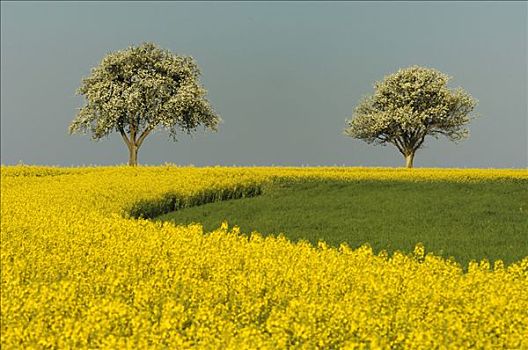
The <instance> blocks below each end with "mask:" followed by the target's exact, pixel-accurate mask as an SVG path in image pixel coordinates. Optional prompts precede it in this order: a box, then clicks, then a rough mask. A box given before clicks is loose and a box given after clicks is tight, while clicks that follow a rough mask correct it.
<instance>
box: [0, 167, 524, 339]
mask: <svg viewBox="0 0 528 350" xmlns="http://www.w3.org/2000/svg"><path fill="white" fill-rule="evenodd" d="M308 178H316V179H327V178H332V179H343V180H347V181H359V180H385V179H390V180H401V181H438V180H445V181H482V180H494V181H500V180H501V179H509V180H515V181H523V182H527V181H528V172H527V171H525V170H492V169H490V170H456V169H446V170H438V169H413V170H407V169H384V168H337V167H336V168H222V167H212V168H192V167H177V166H170V165H167V166H158V167H137V168H129V167H92V168H90V167H84V168H53V167H30V166H13V167H5V166H3V167H2V168H1V180H2V181H1V190H2V197H1V216H2V217H1V219H2V220H1V250H2V251H1V268H2V269H1V283H2V285H1V346H2V349H21V348H27V349H29V348H35V349H37V348H42V349H46V348H49V349H52V348H108V349H118V348H130V349H141V348H154V349H157V348H160V349H162V348H163V349H164V348H171V349H186V348H203V349H284V348H295V349H337V348H343V349H377V348H381V349H389V348H390V349H433V348H435V349H451V348H452V349H462V348H464V349H469V348H480V349H501V348H507V349H522V348H527V349H528V293H527V291H528V257H527V258H525V259H523V260H522V261H519V262H517V263H515V264H512V265H510V266H507V267H505V266H504V265H503V264H502V262H500V261H497V262H494V263H490V262H488V261H481V262H474V263H471V264H470V266H469V269H468V271H467V272H463V270H462V269H461V267H460V266H458V265H457V264H456V263H455V262H453V261H450V260H445V259H442V258H440V257H436V256H433V255H430V254H426V252H425V248H424V247H423V246H422V245H420V244H418V245H417V246H416V248H415V251H414V253H412V254H403V253H399V252H396V253H394V254H393V255H390V256H389V255H388V254H386V253H384V252H381V253H377V254H376V253H375V252H373V251H372V250H371V249H370V248H369V247H368V246H363V247H360V248H358V249H352V248H350V247H348V246H347V245H345V244H343V245H341V246H340V247H339V248H332V247H329V246H327V245H326V244H325V243H323V242H321V243H319V244H318V245H317V246H313V245H311V244H309V243H306V242H299V243H292V242H290V241H288V240H287V239H285V238H284V237H282V236H279V237H271V236H269V237H266V238H264V237H263V236H261V235H259V234H258V233H253V234H251V235H249V236H248V235H243V234H241V233H240V232H239V230H238V228H237V227H236V226H235V227H232V228H229V227H228V226H227V224H224V225H223V226H222V227H220V228H219V229H218V230H216V231H214V232H209V233H204V232H203V230H202V227H201V226H200V225H191V226H175V225H173V224H171V223H167V222H163V223H158V222H152V221H149V220H147V219H145V218H148V217H151V216H154V215H156V214H158V213H161V212H164V211H168V210H173V209H177V208H181V207H185V206H190V205H197V204H200V203H205V202H210V201H216V200H223V199H229V198H238V197H244V196H252V195H258V194H259V193H260V191H261V189H262V186H263V185H264V184H265V183H266V182H268V181H275V180H281V179H299V180H301V181H302V180H303V179H308Z"/></svg>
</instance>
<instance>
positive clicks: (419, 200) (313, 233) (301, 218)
mask: <svg viewBox="0 0 528 350" xmlns="http://www.w3.org/2000/svg"><path fill="white" fill-rule="evenodd" d="M157 220H171V221H175V222H176V223H184V224H186V223H191V222H200V223H202V224H203V225H204V228H205V230H206V231H210V230H213V229H215V228H217V227H218V226H219V225H220V224H221V222H222V221H223V220H227V221H228V222H229V223H230V225H234V224H236V225H238V226H240V228H241V230H242V232H245V233H249V232H252V231H258V232H261V233H263V234H277V233H284V235H285V236H287V237H288V238H290V239H292V240H294V241H296V240H299V239H306V240H309V241H311V242H317V241H318V240H324V241H326V242H327V243H329V244H332V245H339V244H340V243H341V242H347V243H348V244H349V245H350V246H352V247H356V246H359V245H361V244H363V243H366V242H368V243H369V244H370V245H371V246H372V247H373V248H374V249H375V250H381V249H386V250H388V251H389V252H392V251H394V250H396V249H398V250H403V251H412V249H413V247H414V245H415V244H416V243H417V242H423V243H424V244H425V247H426V249H427V251H433V252H435V253H436V254H441V255H443V256H446V257H448V256H453V257H455V259H456V260H457V261H458V262H460V263H461V264H463V265H466V264H467V263H468V262H469V261H470V260H471V259H476V260H480V259H482V258H488V259H490V260H491V261H493V260H496V259H503V260H504V261H505V262H506V263H511V262H513V261H517V260H519V259H521V258H523V257H525V256H528V195H527V191H526V184H525V183H524V182H513V181H512V182H506V181H496V182H480V183H453V182H434V183H431V182H429V183H427V182H418V183H416V182H388V181H362V182H339V181H318V182H313V181H308V182H298V183H293V182H290V183H282V184H275V185H271V186H270V187H269V188H266V189H265V190H264V194H263V195H261V196H259V197H255V198H247V199H241V200H232V201H225V202H220V203H212V204H206V205H203V206H199V207H194V208H188V209H184V210H181V211H178V212H173V213H169V214H166V215H164V216H161V217H158V218H157Z"/></svg>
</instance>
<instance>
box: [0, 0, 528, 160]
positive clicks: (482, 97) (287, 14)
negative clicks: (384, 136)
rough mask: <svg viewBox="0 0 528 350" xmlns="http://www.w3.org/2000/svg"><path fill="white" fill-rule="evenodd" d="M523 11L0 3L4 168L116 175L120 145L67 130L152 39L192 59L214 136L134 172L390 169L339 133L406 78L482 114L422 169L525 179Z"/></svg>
mask: <svg viewBox="0 0 528 350" xmlns="http://www.w3.org/2000/svg"><path fill="white" fill-rule="evenodd" d="M527 7H528V6H527V3H526V2H510V3H506V2H480V3H475V2H445V3H431V2H421V3H419V2H375V3H372V2H371V3H366V2H332V3H330V2H326V3H323V2H286V3H284V2H282V3H279V2H220V3H218V2H217V3H213V2H201V3H191V2H187V3H185V2H157V3H153V2H148V3H147V2H145V3H141V2H128V3H127V2H114V3H103V2H21V3H16V2H4V1H2V3H1V49H2V51H1V158H2V164H16V163H18V162H19V161H22V162H24V163H26V164H49V165H89V164H97V165H103V164H104V165H106V164H123V163H126V162H127V160H128V151H127V149H126V146H125V145H124V143H123V141H122V139H121V138H120V136H119V135H117V134H114V135H112V136H110V137H109V138H107V139H104V140H101V141H98V142H94V141H92V140H91V138H90V136H89V135H74V136H70V135H68V133H67V127H68V125H69V123H70V121H71V120H72V119H73V118H74V116H75V113H76V109H77V108H78V107H80V106H81V105H82V102H83V101H82V98H81V97H80V96H76V95H75V90H76V89H77V87H78V86H79V84H80V81H81V79H82V77H84V76H87V75H88V74H89V72H90V68H91V67H94V66H96V65H97V64H98V63H99V62H100V61H101V59H102V58H103V56H104V55H105V54H107V53H108V52H111V51H114V50H120V49H124V48H126V47H128V46H130V45H136V44H139V43H141V42H144V41H152V42H155V43H157V44H158V45H159V46H161V47H163V48H167V49H170V50H172V51H173V52H176V53H178V54H183V55H191V56H193V57H194V58H195V59H196V60H197V62H198V65H199V66H200V68H201V70H202V77H201V81H202V83H203V84H204V86H205V87H206V89H207V90H208V92H209V95H208V97H209V100H210V101H211V103H212V105H213V107H214V108H215V110H216V111H217V112H218V113H219V114H220V115H221V117H222V119H223V120H224V122H223V123H222V124H221V125H220V129H219V131H218V132H217V133H210V132H203V131H202V129H200V131H199V132H198V133H197V134H196V135H194V136H193V137H189V136H182V137H181V138H180V140H179V141H178V142H176V143H174V142H171V141H170V140H169V138H168V135H167V134H165V133H164V132H158V133H156V134H153V135H151V136H149V138H147V140H146V141H145V143H144V144H143V146H142V148H141V149H140V151H139V162H140V163H142V164H160V163H164V162H173V163H178V164H184V165H187V164H194V165H229V166H230V165H272V164H274V165H347V166H401V165H402V164H403V159H402V157H401V156H400V155H399V153H398V152H397V150H396V149H395V148H394V147H392V146H386V147H381V146H372V145H368V144H366V143H364V142H362V141H359V140H354V139H351V138H349V137H346V136H344V135H343V128H344V126H345V119H347V118H349V117H350V115H351V113H352V109H353V107H354V105H355V104H356V103H357V102H358V101H359V99H360V98H361V97H362V96H364V95H367V94H370V93H371V92H372V91H373V90H372V89H373V88H372V86H373V84H374V82H375V81H377V80H380V79H382V78H383V77H384V76H385V75H387V74H390V73H393V72H395V71H396V70H397V69H398V68H401V67H407V66H410V65H413V64H418V65H423V66H427V67H433V68H436V69H439V70H440V71H442V72H444V73H446V74H448V75H450V76H452V77H453V80H452V81H451V85H450V86H451V87H457V86H461V87H462V88H464V89H465V90H466V91H468V92H469V93H470V94H472V95H473V96H474V97H475V98H476V99H478V100H479V104H478V107H477V109H476V112H477V113H478V114H479V115H480V118H479V119H476V120H474V121H473V122H472V124H471V127H470V129H471V136H470V138H469V139H468V140H466V141H463V142H461V143H459V144H454V143H451V142H449V141H447V140H445V139H439V140H435V139H432V138H431V139H429V141H428V142H427V143H426V148H425V149H422V150H420V151H418V153H417V156H416V159H415V165H416V166H418V167H481V168H488V167H500V168H502V167H514V168H525V167H527V158H528V156H527V153H528V150H527V132H528V129H527V114H528V113H527V79H528V77H527V16H528V8H527Z"/></svg>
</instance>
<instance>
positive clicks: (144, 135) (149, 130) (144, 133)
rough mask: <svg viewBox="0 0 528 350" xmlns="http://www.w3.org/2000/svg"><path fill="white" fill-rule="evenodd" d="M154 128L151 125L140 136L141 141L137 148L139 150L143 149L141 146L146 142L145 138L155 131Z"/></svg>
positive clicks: (139, 140)
mask: <svg viewBox="0 0 528 350" xmlns="http://www.w3.org/2000/svg"><path fill="white" fill-rule="evenodd" d="M153 129H154V128H153V127H151V126H150V125H149V126H148V127H147V128H146V129H145V130H143V132H142V133H141V135H140V136H139V139H138V140H137V142H136V146H137V148H139V147H141V144H142V143H143V141H144V140H145V138H146V137H147V136H148V135H149V134H150V132H151V131H152V130H153Z"/></svg>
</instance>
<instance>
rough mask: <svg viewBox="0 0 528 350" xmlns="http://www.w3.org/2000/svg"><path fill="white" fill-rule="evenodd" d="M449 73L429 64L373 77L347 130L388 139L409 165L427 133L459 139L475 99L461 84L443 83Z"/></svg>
mask: <svg viewBox="0 0 528 350" xmlns="http://www.w3.org/2000/svg"><path fill="white" fill-rule="evenodd" d="M449 79H450V77H448V76H447V75H445V74H443V73H441V72H439V71H437V70H435V69H431V68H424V67H419V66H412V67H408V68H405V69H400V70H398V72H396V73H394V74H392V75H389V76H386V77H385V78H384V79H383V81H381V82H377V83H376V84H375V85H374V87H375V91H374V94H373V95H371V96H367V97H366V98H364V99H363V100H362V101H361V102H360V103H359V104H358V105H357V107H356V108H355V110H354V114H353V116H352V119H350V120H347V127H346V128H345V134H346V135H348V136H351V137H353V138H357V139H360V140H363V141H366V142H367V143H374V144H381V145H386V144H392V145H394V146H396V148H397V149H398V151H400V153H401V154H402V155H403V157H404V158H405V162H406V166H407V167H408V168H412V166H413V161H414V155H415V153H416V151H417V150H418V149H420V148H421V147H422V146H423V144H424V141H425V138H426V136H428V135H430V136H433V137H435V138H437V137H438V136H439V135H444V136H446V137H447V138H448V139H449V140H451V141H455V142H457V141H459V140H462V139H464V138H466V137H467V136H468V135H469V131H468V129H467V128H466V126H467V125H468V123H469V121H470V119H472V118H473V116H472V115H471V112H472V111H473V109H474V108H475V106H476V103H477V101H476V100H475V99H473V98H472V97H471V95H469V94H468V93H467V92H465V91H464V90H463V89H461V88H457V89H454V90H451V89H448V88H447V83H448V80H449Z"/></svg>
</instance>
